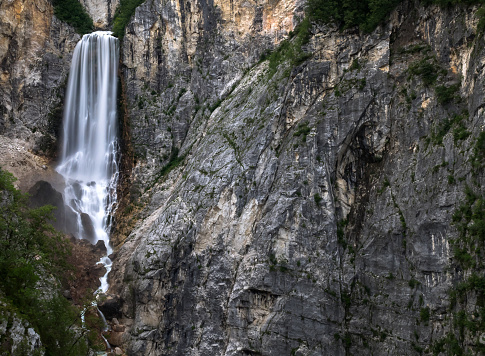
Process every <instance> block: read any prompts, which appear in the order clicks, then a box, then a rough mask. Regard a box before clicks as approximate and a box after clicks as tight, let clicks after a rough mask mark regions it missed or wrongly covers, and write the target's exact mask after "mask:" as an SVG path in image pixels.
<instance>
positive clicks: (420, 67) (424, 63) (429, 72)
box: [408, 58, 439, 86]
mask: <svg viewBox="0 0 485 356" xmlns="http://www.w3.org/2000/svg"><path fill="white" fill-rule="evenodd" d="M438 70H439V68H437V66H436V65H435V64H434V63H431V62H429V59H426V58H424V59H422V60H420V61H418V62H415V63H413V64H412V65H410V66H409V69H408V71H409V74H411V75H418V76H419V77H421V79H422V81H423V83H424V85H426V86H430V85H432V84H434V83H435V82H436V79H438Z"/></svg>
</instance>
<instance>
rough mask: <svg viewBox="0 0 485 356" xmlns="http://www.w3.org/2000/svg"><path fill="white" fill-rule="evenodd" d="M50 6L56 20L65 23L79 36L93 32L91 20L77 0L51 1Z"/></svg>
mask: <svg viewBox="0 0 485 356" xmlns="http://www.w3.org/2000/svg"><path fill="white" fill-rule="evenodd" d="M52 5H53V6H54V14H55V15H56V16H57V18H58V19H59V20H61V21H64V22H67V23H68V24H69V25H71V26H72V27H74V28H75V29H76V31H77V32H78V33H80V34H81V35H84V34H85V33H90V32H92V31H93V27H94V26H93V20H92V19H91V17H89V15H88V13H87V12H86V10H84V8H83V6H82V5H81V4H80V3H79V1H78V0H52Z"/></svg>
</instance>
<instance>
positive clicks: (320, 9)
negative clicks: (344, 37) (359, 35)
mask: <svg viewBox="0 0 485 356" xmlns="http://www.w3.org/2000/svg"><path fill="white" fill-rule="evenodd" d="M400 2H401V0H362V1H354V0H309V1H308V7H307V12H308V14H309V16H310V18H311V20H313V21H317V22H322V23H336V24H337V25H338V26H339V27H340V28H343V29H347V28H350V27H354V26H359V27H360V28H361V29H362V30H363V31H364V32H371V31H373V30H374V29H375V28H376V27H377V26H378V25H379V24H380V23H381V22H382V21H383V20H385V18H386V17H387V16H388V14H389V13H390V12H391V11H392V10H393V9H394V8H395V7H396V6H397V5H398V4H399V3H400Z"/></svg>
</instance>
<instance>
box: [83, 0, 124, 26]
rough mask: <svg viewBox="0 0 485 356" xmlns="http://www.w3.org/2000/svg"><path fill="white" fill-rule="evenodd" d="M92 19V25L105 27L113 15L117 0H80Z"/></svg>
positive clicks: (117, 3)
mask: <svg viewBox="0 0 485 356" xmlns="http://www.w3.org/2000/svg"><path fill="white" fill-rule="evenodd" d="M80 3H81V4H82V5H83V6H84V8H85V9H86V11H87V13H88V14H89V16H91V18H92V19H93V23H94V27H96V28H98V29H107V28H108V26H109V24H110V23H111V21H112V20H113V17H114V15H115V11H116V7H117V6H118V5H119V3H120V2H119V0H80Z"/></svg>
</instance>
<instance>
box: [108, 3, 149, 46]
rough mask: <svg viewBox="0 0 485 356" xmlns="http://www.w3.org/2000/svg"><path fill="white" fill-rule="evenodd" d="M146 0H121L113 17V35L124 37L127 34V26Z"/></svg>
mask: <svg viewBox="0 0 485 356" xmlns="http://www.w3.org/2000/svg"><path fill="white" fill-rule="evenodd" d="M144 2H145V0H121V1H120V4H119V6H118V8H117V9H116V13H115V16H114V19H113V35H114V36H116V37H118V38H119V39H122V38H123V36H124V35H125V27H126V25H128V22H129V21H130V19H131V17H132V16H133V14H134V13H135V10H136V8H137V7H138V6H140V5H141V4H143V3H144Z"/></svg>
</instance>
